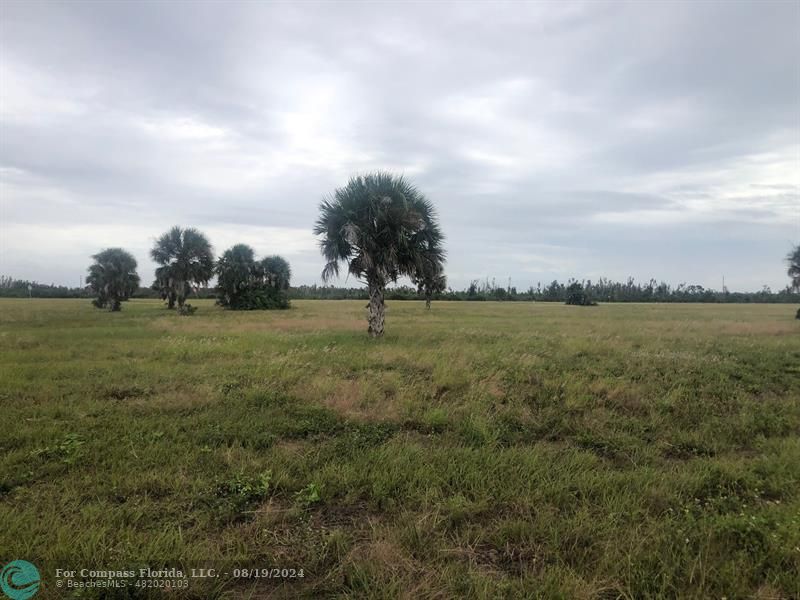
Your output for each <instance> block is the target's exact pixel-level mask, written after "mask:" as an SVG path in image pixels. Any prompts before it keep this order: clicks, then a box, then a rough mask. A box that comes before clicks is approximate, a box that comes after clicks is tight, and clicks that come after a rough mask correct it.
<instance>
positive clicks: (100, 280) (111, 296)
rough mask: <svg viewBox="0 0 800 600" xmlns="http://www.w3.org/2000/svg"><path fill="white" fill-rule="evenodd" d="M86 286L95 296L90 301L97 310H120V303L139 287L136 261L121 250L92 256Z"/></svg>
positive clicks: (114, 249)
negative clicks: (92, 260)
mask: <svg viewBox="0 0 800 600" xmlns="http://www.w3.org/2000/svg"><path fill="white" fill-rule="evenodd" d="M92 259H94V263H93V264H92V265H91V266H90V267H89V276H88V277H87V278H86V283H87V285H88V286H89V287H90V288H91V289H92V291H93V292H94V293H95V294H97V298H95V299H94V300H93V301H92V304H94V305H95V306H96V307H97V308H105V307H106V306H108V307H109V310H111V311H118V310H122V304H121V303H122V301H123V300H127V299H128V298H130V297H131V294H133V293H134V292H135V291H136V289H137V288H138V287H139V276H138V275H137V274H136V259H135V258H134V257H133V255H132V254H131V253H130V252H127V251H125V250H123V249H122V248H108V249H107V250H103V251H102V252H98V253H97V254H95V255H93V256H92Z"/></svg>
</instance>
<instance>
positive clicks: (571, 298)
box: [565, 281, 597, 306]
mask: <svg viewBox="0 0 800 600" xmlns="http://www.w3.org/2000/svg"><path fill="white" fill-rule="evenodd" d="M565 304H571V305H573V306H597V302H595V301H594V300H593V299H592V297H591V295H590V294H589V292H588V290H586V289H584V287H583V285H582V284H581V283H578V282H577V281H575V282H573V283H571V284H570V285H569V286H568V287H567V301H566V303H565Z"/></svg>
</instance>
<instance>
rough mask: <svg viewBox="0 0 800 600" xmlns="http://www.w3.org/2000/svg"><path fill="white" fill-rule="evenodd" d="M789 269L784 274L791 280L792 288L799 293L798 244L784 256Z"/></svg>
mask: <svg viewBox="0 0 800 600" xmlns="http://www.w3.org/2000/svg"><path fill="white" fill-rule="evenodd" d="M786 262H788V263H789V268H788V269H787V271H786V274H787V275H789V277H791V279H792V288H793V289H795V290H796V291H799V292H800V244H798V245H797V246H796V247H795V248H794V249H793V250H792V251H791V252H789V254H788V255H787V256H786Z"/></svg>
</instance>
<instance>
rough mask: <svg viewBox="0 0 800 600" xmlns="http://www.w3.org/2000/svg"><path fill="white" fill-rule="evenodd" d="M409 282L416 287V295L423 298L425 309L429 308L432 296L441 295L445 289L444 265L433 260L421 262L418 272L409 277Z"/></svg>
mask: <svg viewBox="0 0 800 600" xmlns="http://www.w3.org/2000/svg"><path fill="white" fill-rule="evenodd" d="M411 281H412V283H414V284H415V285H416V286H417V293H418V294H420V295H422V296H423V297H424V298H425V306H426V307H427V308H430V307H431V300H432V299H433V297H434V295H438V294H441V293H442V292H444V291H445V290H446V289H447V277H446V276H445V274H444V265H443V264H442V263H441V262H438V261H437V260H435V259H433V260H428V259H426V260H423V261H422V265H421V267H420V269H419V271H418V272H417V273H415V274H414V275H413V276H412V277H411Z"/></svg>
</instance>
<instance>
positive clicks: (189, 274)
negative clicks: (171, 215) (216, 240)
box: [150, 226, 214, 311]
mask: <svg viewBox="0 0 800 600" xmlns="http://www.w3.org/2000/svg"><path fill="white" fill-rule="evenodd" d="M150 256H151V257H152V258H153V260H154V261H155V262H156V263H158V264H159V265H161V266H162V267H164V270H161V271H160V277H161V280H162V281H166V282H167V286H168V289H170V290H171V291H172V293H173V294H174V295H175V302H177V304H178V308H179V309H180V310H181V311H183V304H184V302H185V301H186V296H187V295H188V294H189V291H190V290H191V286H192V285H194V286H201V285H205V284H207V283H208V280H209V279H211V276H212V275H213V274H214V253H213V251H212V249H211V244H210V243H209V241H208V238H206V236H205V235H203V234H202V233H201V232H199V231H198V230H197V229H194V228H188V229H181V228H180V227H178V226H175V227H173V228H172V229H170V230H169V231H167V232H166V233H165V234H164V235H162V236H161V237H160V238H158V240H156V244H155V246H153V249H152V250H150ZM158 277H159V275H158V273H157V279H156V285H157V284H158V281H159V280H158Z"/></svg>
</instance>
